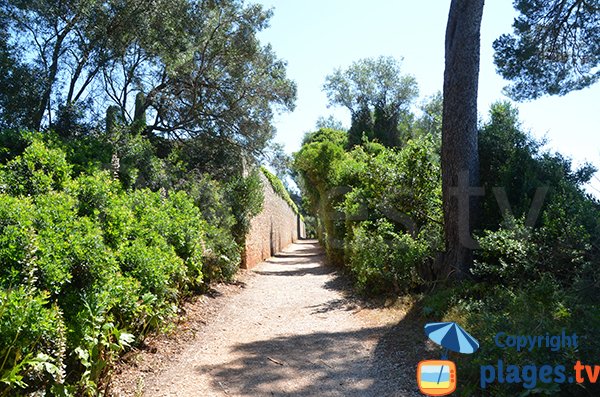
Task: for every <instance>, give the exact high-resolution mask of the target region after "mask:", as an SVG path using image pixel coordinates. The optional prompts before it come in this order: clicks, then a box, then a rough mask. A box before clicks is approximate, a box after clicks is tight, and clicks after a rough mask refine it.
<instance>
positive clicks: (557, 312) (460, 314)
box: [425, 275, 600, 396]
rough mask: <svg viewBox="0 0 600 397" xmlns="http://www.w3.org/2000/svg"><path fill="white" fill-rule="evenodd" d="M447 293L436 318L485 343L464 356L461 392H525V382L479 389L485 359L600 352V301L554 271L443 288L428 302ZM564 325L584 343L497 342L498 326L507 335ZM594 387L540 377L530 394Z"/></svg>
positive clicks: (554, 359) (586, 358)
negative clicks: (522, 345) (566, 285)
mask: <svg viewBox="0 0 600 397" xmlns="http://www.w3.org/2000/svg"><path fill="white" fill-rule="evenodd" d="M442 295H446V297H445V298H444V297H442V301H445V304H446V307H445V308H444V310H443V313H437V315H436V317H435V318H436V319H439V318H442V320H443V321H456V322H458V323H459V324H461V326H463V327H464V328H465V329H466V330H467V331H468V332H469V333H471V334H472V335H473V336H474V337H475V338H476V339H477V340H478V341H479V343H480V349H479V350H478V351H477V353H475V354H473V355H461V357H460V366H461V368H460V372H461V381H460V383H459V386H458V389H457V395H460V396H472V395H493V396H515V395H525V394H522V393H525V392H526V390H525V389H524V388H523V385H522V384H508V383H504V384H499V383H494V384H492V385H489V386H488V388H486V390H485V392H483V391H482V390H480V389H479V381H480V367H481V365H490V364H492V365H493V364H495V363H497V362H498V360H499V359H502V360H503V361H504V363H505V365H509V364H514V365H518V366H520V367H522V366H525V365H529V364H535V365H538V366H540V365H544V364H549V365H558V364H560V365H570V364H573V363H575V362H576V361H577V360H581V361H582V362H587V363H589V362H594V360H596V359H597V357H598V354H599V353H600V343H599V342H598V341H597V338H596V337H595V334H596V330H597V329H598V328H597V327H599V326H600V316H599V315H600V311H599V310H598V308H597V306H594V305H592V304H590V303H589V302H585V301H582V300H580V299H578V298H577V297H576V296H575V295H573V294H572V293H570V292H568V291H565V290H564V289H563V288H562V287H561V285H560V283H558V282H557V281H556V280H554V279H553V278H552V277H550V276H549V275H543V276H542V277H541V278H540V279H539V280H537V281H535V282H524V283H523V285H522V286H521V287H520V288H506V287H502V286H496V285H493V284H475V285H469V284H466V285H464V286H462V287H458V288H455V289H454V290H453V292H452V293H451V294H446V293H445V292H444V291H442V292H440V293H436V294H434V295H433V296H430V297H428V298H426V302H425V307H432V305H431V304H432V302H433V305H434V306H435V305H436V303H435V302H436V300H438V298H439V297H441V296H442ZM442 306H443V305H438V306H437V307H438V308H441V307H442ZM444 313H445V314H444ZM563 329H564V330H565V332H566V333H567V334H572V333H576V334H577V335H578V337H579V338H578V340H579V345H580V346H579V349H573V348H563V349H560V350H559V351H551V350H550V349H547V348H543V347H542V348H535V349H533V350H532V351H527V352H526V353H523V352H517V351H516V349H514V348H507V349H502V348H500V347H498V346H496V344H495V342H494V336H495V335H496V334H497V333H498V332H506V334H508V335H545V334H546V333H548V334H549V335H560V334H561V333H562V332H563ZM591 387H593V385H589V384H588V385H586V384H582V385H575V384H567V383H565V384H562V385H558V384H543V383H541V382H538V384H537V387H536V388H535V389H533V390H531V391H529V394H546V395H564V396H584V395H585V396H587V395H591V394H592V390H591V389H590V388H591Z"/></svg>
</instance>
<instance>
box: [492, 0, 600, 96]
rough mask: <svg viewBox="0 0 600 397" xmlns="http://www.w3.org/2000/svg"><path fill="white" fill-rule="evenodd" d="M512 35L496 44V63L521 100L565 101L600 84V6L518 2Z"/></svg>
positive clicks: (586, 1) (584, 1)
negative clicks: (551, 98)
mask: <svg viewBox="0 0 600 397" xmlns="http://www.w3.org/2000/svg"><path fill="white" fill-rule="evenodd" d="M514 5H515V8H516V9H517V11H519V13H520V14H519V16H518V17H517V18H516V19H515V21H514V24H513V28H514V31H513V33H512V34H504V35H502V36H500V38H498V39H497V40H496V41H495V42H494V49H495V50H496V54H495V57H494V62H495V63H496V66H497V67H498V71H499V72H500V74H501V75H502V76H503V77H504V78H506V79H508V80H512V81H513V83H512V84H511V85H509V86H508V87H507V88H506V91H507V93H508V94H509V95H510V96H511V97H513V98H515V99H518V100H523V99H535V98H537V97H540V96H542V95H546V94H548V95H564V94H566V93H568V92H570V91H573V90H579V89H582V88H585V87H587V86H589V85H590V84H593V83H595V82H596V81H598V79H599V78H600V1H598V0H552V1H539V0H516V1H515V2H514Z"/></svg>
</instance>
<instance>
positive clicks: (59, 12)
mask: <svg viewBox="0 0 600 397" xmlns="http://www.w3.org/2000/svg"><path fill="white" fill-rule="evenodd" d="M270 17H271V11H268V10H264V9H263V8H262V7H261V6H259V5H245V4H244V3H243V2H242V1H240V0H222V1H195V0H152V1H146V0H127V1H116V0H110V1H100V0H76V1H69V2H55V1H49V0H36V1H21V0H4V1H2V2H0V19H2V21H3V22H4V23H3V30H2V32H0V34H1V35H2V36H3V38H5V40H2V42H3V44H2V47H1V48H0V58H1V62H0V68H2V71H4V73H3V77H2V79H3V80H4V81H3V83H5V86H6V87H9V88H10V87H13V86H14V87H20V90H13V89H7V90H3V92H2V93H1V94H0V120H1V122H2V124H3V125H5V126H20V127H22V126H27V127H30V128H33V129H39V128H40V127H44V126H46V127H48V126H55V125H58V124H61V123H62V124H65V123H66V124H73V123H75V122H80V121H81V120H84V121H85V122H88V123H92V124H93V123H99V122H100V121H101V120H102V119H103V118H104V115H105V111H106V109H107V108H108V107H109V106H117V107H118V109H119V115H120V119H122V120H124V121H126V122H129V123H130V122H132V121H133V120H134V119H135V118H136V117H135V116H136V114H135V113H136V107H135V97H136V95H137V94H139V93H142V94H143V100H142V101H140V103H139V104H138V107H137V112H138V113H140V114H142V113H146V114H147V117H148V120H147V123H146V126H145V129H144V132H145V133H146V134H147V135H149V134H156V135H162V136H169V137H177V138H179V139H187V138H193V137H197V136H200V135H207V134H210V135H211V136H213V137H218V138H219V139H220V140H222V141H227V142H230V143H231V144H235V145H240V146H242V147H244V148H245V149H247V150H249V151H250V152H254V153H256V152H258V151H260V150H262V149H263V148H264V147H265V146H266V145H267V142H268V141H269V140H270V138H271V137H272V136H273V134H274V129H273V126H272V124H271V121H272V117H273V112H274V111H275V110H277V109H284V110H285V109H293V107H294V100H295V95H296V86H295V84H294V83H293V82H292V81H290V80H289V79H288V78H287V77H286V65H285V62H283V61H281V60H280V59H278V58H277V57H276V55H275V54H274V52H273V50H272V49H271V47H270V46H264V45H261V43H260V42H259V40H258V38H257V36H256V35H257V33H258V32H260V31H261V30H263V29H264V28H265V27H266V26H267V25H268V21H269V18H270ZM15 99H18V100H15ZM11 106H12V107H13V108H11ZM15 108H16V109H15Z"/></svg>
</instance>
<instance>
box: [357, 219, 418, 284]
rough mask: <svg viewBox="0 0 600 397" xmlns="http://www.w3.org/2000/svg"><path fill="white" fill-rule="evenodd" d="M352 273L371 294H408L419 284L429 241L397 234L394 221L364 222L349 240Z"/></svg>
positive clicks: (358, 282)
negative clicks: (418, 267) (418, 270)
mask: <svg viewBox="0 0 600 397" xmlns="http://www.w3.org/2000/svg"><path fill="white" fill-rule="evenodd" d="M349 251H350V254H349V255H348V258H349V262H348V266H349V267H350V270H351V272H352V273H353V275H354V277H355V278H356V283H357V286H358V287H359V289H360V290H361V291H363V292H366V293H368V294H379V293H382V292H383V293H385V292H389V291H393V292H396V293H406V292H409V291H411V290H414V289H415V288H416V287H417V286H418V285H419V283H420V281H421V280H420V279H419V276H418V274H417V266H418V265H419V264H420V263H422V262H423V261H424V260H425V258H426V256H427V254H428V246H427V243H426V242H423V241H421V240H419V239H414V238H412V237H411V236H409V235H408V234H405V233H397V232H395V231H394V229H393V226H392V224H391V223H389V222H386V221H378V222H377V223H376V224H372V223H371V222H363V223H362V224H361V225H360V226H358V227H356V228H355V230H354V233H353V239H352V240H351V241H350V243H349Z"/></svg>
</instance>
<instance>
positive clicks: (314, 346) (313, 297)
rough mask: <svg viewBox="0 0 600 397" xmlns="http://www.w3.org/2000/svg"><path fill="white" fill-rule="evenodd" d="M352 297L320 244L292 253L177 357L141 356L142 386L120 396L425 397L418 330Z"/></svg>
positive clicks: (268, 266) (400, 316) (228, 302)
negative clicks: (148, 360) (419, 379)
mask: <svg viewBox="0 0 600 397" xmlns="http://www.w3.org/2000/svg"><path fill="white" fill-rule="evenodd" d="M347 291H348V286H347V282H346V281H345V278H344V277H341V276H339V275H337V274H336V272H335V271H334V269H332V268H330V267H328V266H326V265H324V258H323V252H322V250H321V248H320V247H319V246H318V245H317V244H316V242H314V241H304V242H302V243H300V244H293V245H291V246H290V247H288V249H286V250H285V251H284V252H283V253H281V254H279V255H277V257H275V258H271V259H270V260H268V261H267V262H264V263H262V264H261V265H259V266H258V267H257V268H255V269H254V270H253V271H252V272H251V275H250V276H249V277H247V281H246V285H245V288H242V289H241V290H240V292H239V293H235V294H231V296H227V297H224V298H223V299H222V301H221V303H220V307H219V310H218V313H215V314H214V316H212V318H211V319H209V320H208V321H207V322H206V325H201V326H199V327H198V328H197V329H196V332H195V335H194V337H191V336H190V337H189V340H187V341H186V340H179V341H178V342H177V343H179V344H182V343H185V344H186V346H185V347H182V348H180V349H179V352H178V353H177V354H173V355H172V357H169V358H168V359H167V360H166V361H161V363H160V365H157V366H155V367H152V366H150V367H148V366H146V367H144V363H143V360H144V357H143V356H142V357H141V358H140V357H138V358H137V361H136V365H135V366H134V367H137V368H138V369H137V370H136V369H135V368H134V369H131V368H130V370H129V371H126V372H127V373H128V375H124V376H126V377H127V376H128V377H129V378H131V377H132V376H134V377H136V376H137V377H138V378H139V379H138V380H137V381H136V382H137V384H136V385H132V384H131V383H132V382H131V381H129V383H128V382H121V383H119V378H118V377H117V381H116V382H115V383H116V384H117V385H119V384H120V386H119V387H116V388H114V390H113V395H140V394H141V395H146V396H288V395H290V396H361V397H362V396H412V395H415V396H418V395H420V394H419V393H418V389H417V388H416V385H415V382H414V379H415V365H416V363H417V361H418V360H419V359H421V358H425V356H424V349H425V343H424V336H423V333H422V324H421V323H420V321H419V320H417V319H410V320H409V319H408V318H407V316H405V313H403V312H401V311H399V310H398V309H397V308H396V309H394V308H392V309H381V308H367V307H364V306H363V305H361V304H358V303H357V300H356V299H353V298H351V297H348V294H347V293H346V292H347ZM408 317H415V316H410V315H409V316H408ZM146 354H149V353H146ZM157 354H160V352H159V353H157ZM140 360H141V361H140ZM132 371H133V372H132ZM136 371H138V372H139V373H137V375H136ZM142 377H144V379H143V380H142ZM128 387H129V389H130V390H127V388H128ZM132 388H135V389H137V390H131V389H132Z"/></svg>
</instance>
